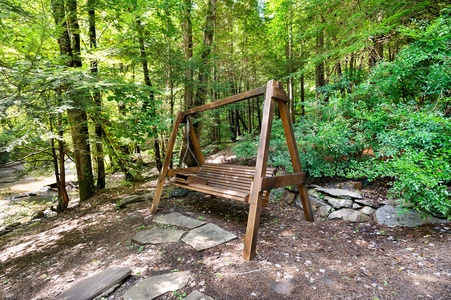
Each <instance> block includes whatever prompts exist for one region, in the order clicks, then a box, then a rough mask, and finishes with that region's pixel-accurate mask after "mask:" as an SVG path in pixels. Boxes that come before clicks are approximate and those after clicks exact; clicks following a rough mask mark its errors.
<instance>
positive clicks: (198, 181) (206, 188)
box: [168, 163, 276, 206]
mask: <svg viewBox="0 0 451 300" xmlns="http://www.w3.org/2000/svg"><path fill="white" fill-rule="evenodd" d="M168 174H169V175H170V176H173V177H174V182H173V184H174V185H176V186H179V187H182V188H186V189H189V190H193V191H197V192H201V193H205V194H209V195H213V196H218V197H222V198H227V199H232V200H237V201H242V202H245V203H249V195H250V192H251V187H252V181H253V179H254V175H255V167H248V166H237V165H227V164H209V163H205V164H203V165H202V166H201V167H194V168H183V169H173V170H170V171H169V172H168ZM275 174H276V169H275V168H267V169H266V177H265V178H268V177H272V176H274V175H275ZM269 194H270V190H264V191H263V198H262V204H263V206H266V204H267V202H268V198H269Z"/></svg>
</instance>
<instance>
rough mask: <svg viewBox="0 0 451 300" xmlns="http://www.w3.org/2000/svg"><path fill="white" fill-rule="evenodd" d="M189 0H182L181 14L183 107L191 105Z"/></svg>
mask: <svg viewBox="0 0 451 300" xmlns="http://www.w3.org/2000/svg"><path fill="white" fill-rule="evenodd" d="M192 6H193V4H192V2H191V0H184V2H183V14H182V32H183V49H184V52H185V82H184V87H185V94H184V102H185V103H184V104H185V109H188V108H191V107H193V69H192V68H193V66H192V62H191V61H192V58H193V26H192V23H191V10H192Z"/></svg>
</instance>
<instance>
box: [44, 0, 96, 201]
mask: <svg viewBox="0 0 451 300" xmlns="http://www.w3.org/2000/svg"><path fill="white" fill-rule="evenodd" d="M51 4H52V11H53V17H54V20H55V24H56V25H57V26H60V27H61V28H62V32H61V36H60V37H59V38H58V44H59V47H60V54H61V56H62V57H67V58H66V60H65V62H64V64H65V65H66V66H67V67H74V68H76V67H81V66H82V62H81V58H80V51H81V47H80V30H79V25H78V19H77V1H76V0H67V1H66V2H65V1H64V0H52V2H51ZM67 94H68V95H69V97H70V98H71V100H72V106H73V108H71V109H68V110H67V115H68V119H69V124H70V127H71V133H72V143H73V147H74V157H75V165H76V168H77V178H78V186H79V195H80V201H84V200H86V199H88V198H89V197H91V196H92V195H93V194H94V179H93V176H92V165H91V149H90V146H89V132H88V123H87V115H86V110H85V108H86V103H85V100H86V97H85V96H84V95H83V94H80V92H78V91H77V90H76V89H72V90H71V91H68V93H67Z"/></svg>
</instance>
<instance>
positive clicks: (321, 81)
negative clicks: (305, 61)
mask: <svg viewBox="0 0 451 300" xmlns="http://www.w3.org/2000/svg"><path fill="white" fill-rule="evenodd" d="M323 51H324V31H323V30H321V31H320V32H319V34H318V36H317V37H316V53H317V55H322V54H323ZM315 78H316V80H315V84H316V97H317V98H319V96H320V94H321V93H320V92H319V89H320V88H321V87H323V86H324V85H325V84H326V76H325V65H324V60H321V61H320V62H319V63H317V64H316V66H315ZM324 101H326V102H327V101H328V99H327V98H325V99H324Z"/></svg>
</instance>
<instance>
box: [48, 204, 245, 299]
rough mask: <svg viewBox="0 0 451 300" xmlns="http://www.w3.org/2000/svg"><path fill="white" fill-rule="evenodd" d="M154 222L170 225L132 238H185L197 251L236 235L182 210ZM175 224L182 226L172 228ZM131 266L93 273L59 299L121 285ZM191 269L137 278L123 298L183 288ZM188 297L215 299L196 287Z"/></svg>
mask: <svg viewBox="0 0 451 300" xmlns="http://www.w3.org/2000/svg"><path fill="white" fill-rule="evenodd" d="M154 223H156V224H159V225H164V226H165V225H168V227H167V228H153V229H148V230H143V231H140V232H138V233H136V234H135V235H134V236H133V237H132V241H133V242H136V243H138V244H142V245H146V244H162V243H178V242H183V243H185V244H188V245H190V246H192V247H193V248H195V249H196V250H197V251H201V250H205V249H209V248H212V247H215V246H218V245H220V244H223V243H226V242H228V241H231V240H233V239H235V238H236V236H235V235H234V234H232V233H230V232H228V231H226V230H224V229H222V228H220V227H219V226H216V225H214V224H210V223H205V222H203V221H200V220H196V219H193V218H189V217H186V216H184V215H182V214H180V213H176V212H174V213H170V214H166V215H160V216H157V217H156V218H155V219H154ZM170 226H176V227H178V228H183V229H184V230H182V229H173V228H170ZM131 272H132V270H131V269H130V268H127V267H120V266H113V267H110V268H108V269H107V270H104V271H102V272H100V273H98V274H96V275H94V276H91V277H88V278H85V279H83V280H81V281H78V282H76V283H75V284H74V285H72V286H71V287H70V288H69V289H67V290H65V291H64V292H62V293H61V294H60V295H59V296H58V298H57V299H58V300H72V299H73V300H88V299H93V298H95V297H97V296H99V295H102V294H103V293H105V292H107V291H109V290H111V289H114V288H115V287H117V286H118V285H120V284H121V283H122V282H123V281H124V280H125V279H126V278H127V277H128V276H129V275H130V274H131ZM190 276H191V272H190V271H183V272H172V273H167V274H163V275H158V276H153V277H149V278H146V279H144V280H140V281H138V282H137V283H136V284H135V285H133V286H132V287H131V288H130V289H129V290H127V291H126V292H125V294H124V300H150V299H155V298H157V297H158V296H161V295H163V294H165V293H167V292H173V291H177V290H179V289H181V288H183V287H184V286H185V285H186V284H187V283H188V281H189V279H190ZM184 299H188V300H201V299H204V300H214V299H213V298H212V297H210V296H208V295H204V294H202V293H201V292H199V291H197V290H195V291H193V292H192V293H191V294H189V295H188V296H187V297H186V298H184Z"/></svg>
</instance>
